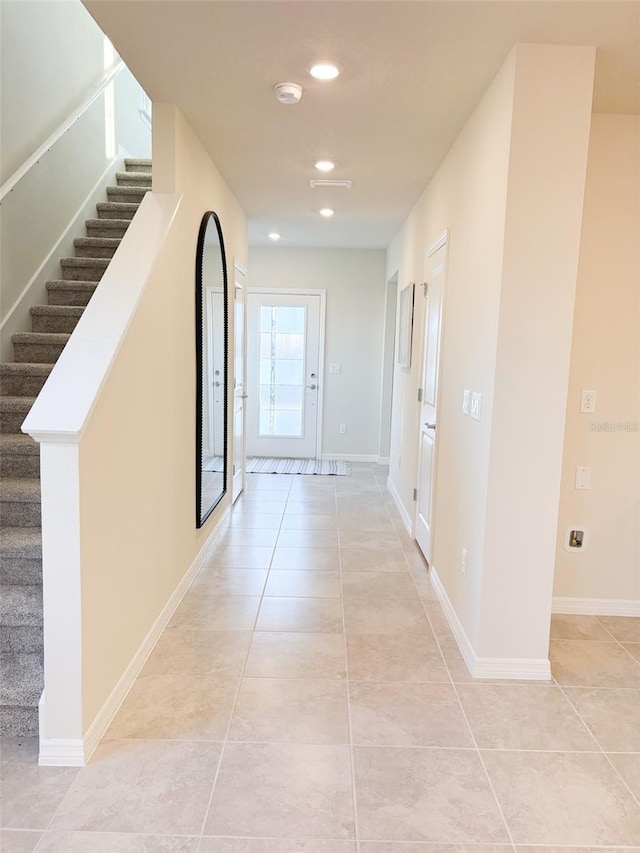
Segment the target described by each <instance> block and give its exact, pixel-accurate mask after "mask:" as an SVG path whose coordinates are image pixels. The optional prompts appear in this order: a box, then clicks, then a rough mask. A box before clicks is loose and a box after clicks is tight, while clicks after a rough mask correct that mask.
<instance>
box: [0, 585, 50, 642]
mask: <svg viewBox="0 0 640 853" xmlns="http://www.w3.org/2000/svg"><path fill="white" fill-rule="evenodd" d="M24 625H29V626H34V625H36V626H37V625H42V587H41V586H39V585H37V584H21V585H18V584H3V585H2V590H1V594H0V632H2V633H3V634H7V633H10V632H9V631H6V630H5V629H7V628H17V627H22V626H24Z"/></svg>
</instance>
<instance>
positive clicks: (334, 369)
mask: <svg viewBox="0 0 640 853" xmlns="http://www.w3.org/2000/svg"><path fill="white" fill-rule="evenodd" d="M329 373H342V365H341V364H330V365H329Z"/></svg>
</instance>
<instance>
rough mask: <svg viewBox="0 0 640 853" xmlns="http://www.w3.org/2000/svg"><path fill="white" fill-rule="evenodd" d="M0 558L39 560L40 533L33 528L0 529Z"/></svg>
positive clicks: (40, 557) (40, 555)
mask: <svg viewBox="0 0 640 853" xmlns="http://www.w3.org/2000/svg"><path fill="white" fill-rule="evenodd" d="M0 557H2V559H9V558H11V559H18V558H23V559H26V560H41V559H42V533H41V531H40V530H34V528H33V527H3V528H0Z"/></svg>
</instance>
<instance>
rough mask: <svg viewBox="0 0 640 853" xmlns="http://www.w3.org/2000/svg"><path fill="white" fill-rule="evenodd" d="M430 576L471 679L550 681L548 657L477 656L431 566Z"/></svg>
mask: <svg viewBox="0 0 640 853" xmlns="http://www.w3.org/2000/svg"><path fill="white" fill-rule="evenodd" d="M429 577H430V578H431V583H432V585H433V588H434V589H435V591H436V595H437V596H438V601H439V602H440V604H441V605H442V609H443V611H444V614H445V616H446V617H447V622H448V623H449V627H450V628H451V631H452V632H453V636H454V637H455V640H456V643H457V644H458V648H459V649H460V653H461V654H462V657H463V658H464V662H465V663H466V665H467V669H468V670H469V672H470V673H471V675H472V676H473V678H491V679H496V680H498V679H518V680H524V681H549V680H550V679H551V664H550V663H549V660H548V658H483V657H478V656H477V655H476V653H475V651H474V649H473V646H472V645H471V642H470V640H469V638H468V637H467V634H466V631H465V630H464V628H463V626H462V623H461V622H460V620H459V619H458V615H457V613H456V612H455V610H454V608H453V605H452V604H451V601H450V600H449V596H448V595H447V592H446V590H445V588H444V586H443V585H442V581H441V580H440V578H439V577H438V573H437V571H436V570H435V568H434V567H433V566H430V568H429Z"/></svg>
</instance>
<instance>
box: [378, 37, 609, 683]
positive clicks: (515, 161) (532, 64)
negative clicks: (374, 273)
mask: <svg viewBox="0 0 640 853" xmlns="http://www.w3.org/2000/svg"><path fill="white" fill-rule="evenodd" d="M593 63H594V51H593V50H592V49H590V48H560V47H548V46H544V45H519V46H517V47H516V48H515V49H514V51H513V52H512V53H511V55H510V56H509V57H508V59H507V60H506V62H505V64H504V66H503V68H502V69H501V71H500V72H499V73H498V75H497V76H496V78H495V79H494V81H493V83H492V84H491V86H490V87H489V89H488V91H487V92H486V94H485V96H484V98H483V99H482V101H481V102H480V104H479V105H478V107H477V109H476V111H475V112H474V114H473V115H472V117H471V118H470V120H469V121H468V123H467V125H466V126H465V128H464V129H463V131H462V132H461V134H460V136H459V137H458V139H457V141H456V143H455V144H454V146H453V147H452V149H451V151H450V152H449V154H448V155H447V157H446V158H445V160H444V161H443V163H442V165H441V166H440V168H439V169H438V171H437V173H436V175H435V176H434V178H433V180H432V181H431V183H430V184H429V186H428V187H427V189H426V190H425V192H424V194H423V196H422V197H421V199H420V200H419V202H418V204H417V205H416V208H415V209H414V211H413V213H412V214H411V216H410V217H409V219H408V220H407V222H406V223H405V226H404V227H403V229H402V231H401V233H400V234H399V235H398V237H397V238H396V240H395V241H394V243H393V244H392V247H391V249H390V251H389V255H388V265H387V272H388V274H389V275H391V274H392V273H393V271H394V270H395V269H398V270H399V274H400V280H399V289H402V287H403V286H404V284H406V282H408V281H411V280H413V281H422V280H424V279H423V271H424V253H425V250H426V249H427V247H428V246H429V245H430V244H431V243H432V242H433V241H434V240H435V238H436V237H437V236H438V235H439V234H440V233H441V232H442V231H443V230H444V229H445V228H447V227H448V228H450V247H449V268H448V281H447V295H446V309H445V320H444V334H443V343H442V352H441V356H442V368H441V391H440V394H441V397H440V406H439V411H438V436H439V448H438V485H437V493H436V501H435V539H434V546H433V565H434V568H435V569H436V571H437V573H438V575H439V577H440V579H441V581H442V584H443V587H444V589H445V592H446V595H447V597H448V599H449V601H450V603H451V606H452V608H453V611H454V612H455V617H456V618H457V620H459V623H460V625H461V627H462V629H463V630H464V633H465V634H466V638H467V639H468V641H469V644H470V646H471V648H472V649H473V651H474V653H475V655H476V656H478V657H481V658H483V659H484V660H486V661H491V660H497V659H514V660H515V659H518V660H529V661H539V662H541V668H540V670H539V671H540V672H543V670H544V666H543V662H544V660H545V659H546V657H547V646H548V620H549V613H550V607H551V581H552V576H553V564H554V551H555V530H556V522H557V507H558V495H559V482H560V477H559V471H560V460H561V454H562V443H563V432H564V414H565V397H566V386H567V377H568V364H569V350H570V342H571V325H572V319H573V297H574V289H575V281H576V274H577V257H578V244H579V236H580V221H581V216H582V193H583V188H584V175H585V164H586V151H587V141H588V134H589V122H590V104H591V91H592V82H593ZM420 303H422V299H421V298H419V300H418V307H417V311H416V315H417V316H416V335H415V338H414V349H413V363H412V367H411V370H410V371H402V370H399V371H397V372H396V373H397V378H396V386H395V388H394V418H393V425H392V445H391V475H390V476H391V480H392V483H393V485H394V486H395V488H396V490H397V492H398V493H399V495H400V498H401V500H402V502H403V504H404V506H405V508H406V510H407V512H408V514H409V515H411V516H413V503H412V501H411V490H412V489H413V488H414V487H415V486H416V485H417V426H418V424H417V419H418V412H417V404H416V402H415V400H416V390H417V387H418V386H419V385H420V374H421V364H420V359H421V353H422V341H423V332H424V322H423V314H424V303H422V304H420ZM464 389H470V390H473V391H477V392H480V393H481V394H482V396H483V404H482V405H483V413H482V419H481V421H479V422H478V421H474V420H472V419H470V418H468V417H464V416H463V414H462V392H463V390H464ZM530 395H533V397H532V400H533V405H532V406H529V403H528V400H529V397H530ZM462 547H465V548H466V549H467V550H468V567H467V572H466V574H465V575H463V574H462V572H461V570H460V556H461V550H462Z"/></svg>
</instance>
